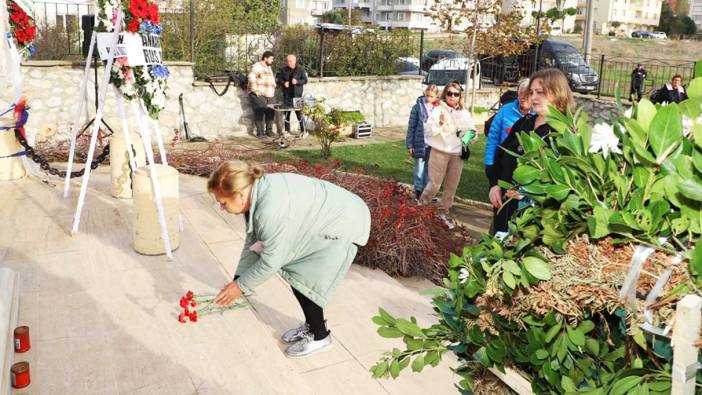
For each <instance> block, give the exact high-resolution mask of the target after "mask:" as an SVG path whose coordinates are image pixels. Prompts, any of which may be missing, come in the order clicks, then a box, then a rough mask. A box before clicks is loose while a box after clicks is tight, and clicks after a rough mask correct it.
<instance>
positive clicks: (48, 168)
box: [15, 129, 110, 178]
mask: <svg viewBox="0 0 702 395" xmlns="http://www.w3.org/2000/svg"><path fill="white" fill-rule="evenodd" d="M15 137H17V141H19V143H20V145H22V147H24V150H25V152H26V154H27V157H28V158H30V159H31V160H33V161H34V162H36V163H38V164H39V167H41V169H42V170H44V171H45V172H47V173H49V174H51V175H52V176H59V177H61V178H64V177H66V171H65V170H58V169H55V168H53V167H51V165H50V164H49V162H48V161H47V160H46V159H44V158H43V157H42V156H41V155H39V154H38V153H36V152H34V148H32V147H30V146H29V143H27V139H25V138H24V136H22V133H20V132H19V130H17V129H15ZM109 154H110V144H109V143H108V144H107V145H105V147H104V148H103V149H102V152H101V153H100V155H98V156H97V157H96V158H95V159H93V161H92V162H91V163H90V169H92V170H95V169H97V167H98V166H100V164H101V163H102V162H104V161H105V159H107V156H108V155H109ZM83 173H85V168H83V169H80V170H77V171H72V172H71V178H76V177H81V176H83Z"/></svg>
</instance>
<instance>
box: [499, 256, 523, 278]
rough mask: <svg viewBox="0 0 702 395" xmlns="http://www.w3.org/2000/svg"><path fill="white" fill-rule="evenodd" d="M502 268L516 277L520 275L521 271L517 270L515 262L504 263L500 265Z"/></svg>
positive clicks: (517, 266)
mask: <svg viewBox="0 0 702 395" xmlns="http://www.w3.org/2000/svg"><path fill="white" fill-rule="evenodd" d="M502 268H503V269H505V270H507V271H509V272H510V273H512V274H516V275H517V276H519V275H521V274H522V269H520V268H519V265H517V263H516V262H515V261H511V260H510V261H505V262H504V263H503V264H502Z"/></svg>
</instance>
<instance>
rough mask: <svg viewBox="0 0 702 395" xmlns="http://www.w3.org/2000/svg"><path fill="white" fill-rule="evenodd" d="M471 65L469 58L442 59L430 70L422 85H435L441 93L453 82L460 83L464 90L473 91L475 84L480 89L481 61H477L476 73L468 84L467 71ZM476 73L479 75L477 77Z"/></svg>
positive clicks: (472, 74)
mask: <svg viewBox="0 0 702 395" xmlns="http://www.w3.org/2000/svg"><path fill="white" fill-rule="evenodd" d="M469 64H470V60H469V59H468V58H450V59H442V60H440V61H438V62H436V64H434V65H433V66H432V67H431V69H429V72H428V73H427V75H426V77H424V82H422V83H423V84H424V85H429V84H435V85H436V86H437V88H439V91H441V90H443V89H444V87H445V86H446V84H448V83H450V82H453V81H458V82H459V83H460V84H461V86H462V87H463V89H472V88H473V84H476V88H480V61H478V60H476V65H475V72H474V73H471V76H470V80H469V81H468V83H467V84H466V70H467V69H468V65H469ZM476 73H477V75H475V74H476Z"/></svg>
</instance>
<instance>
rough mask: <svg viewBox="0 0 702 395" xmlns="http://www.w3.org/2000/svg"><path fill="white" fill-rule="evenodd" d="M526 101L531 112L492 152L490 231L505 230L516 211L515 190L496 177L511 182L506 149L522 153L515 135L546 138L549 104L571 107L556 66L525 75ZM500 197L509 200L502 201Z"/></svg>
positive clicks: (513, 159) (570, 97) (569, 94)
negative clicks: (494, 209) (493, 210)
mask: <svg viewBox="0 0 702 395" xmlns="http://www.w3.org/2000/svg"><path fill="white" fill-rule="evenodd" d="M529 100H530V101H531V109H532V111H533V113H530V114H527V115H526V116H524V117H522V118H521V119H520V120H518V121H517V122H516V123H515V124H514V126H512V129H511V131H510V133H509V135H508V136H507V138H506V139H505V140H504V141H503V142H502V144H500V146H499V147H498V149H497V152H496V153H495V162H494V166H495V168H494V169H493V171H492V172H491V174H489V176H490V186H491V188H490V196H494V195H497V199H496V200H495V204H496V207H497V208H498V210H499V211H498V212H497V214H496V215H495V220H494V223H493V233H496V232H506V231H507V225H508V224H509V220H510V219H511V218H512V215H514V213H515V212H516V211H517V207H518V201H519V200H521V199H522V198H523V196H522V195H521V194H519V193H518V192H517V191H513V190H508V191H505V190H503V189H502V188H501V187H500V186H499V185H497V182H498V180H503V181H506V182H508V183H513V180H512V175H513V174H514V170H515V169H516V168H517V158H516V157H514V156H513V155H511V154H510V152H513V153H517V154H522V153H523V152H524V149H523V148H522V146H521V144H520V143H519V138H518V137H519V135H520V134H521V133H525V132H526V133H529V132H532V131H533V132H535V133H536V134H537V135H539V136H540V137H541V138H547V137H548V135H549V133H551V131H552V130H553V129H552V128H551V126H549V125H548V124H547V123H546V115H548V112H549V107H554V108H556V109H557V110H558V111H560V112H562V113H565V112H566V111H568V110H571V111H573V110H574V109H575V99H574V98H573V92H572V91H571V90H570V86H569V84H568V79H567V78H566V76H565V75H564V74H563V72H562V71H560V70H558V69H544V70H539V71H537V72H536V73H534V74H533V75H532V76H531V77H530V78H529ZM503 199H504V200H507V199H509V200H508V202H506V203H503ZM491 200H492V199H491Z"/></svg>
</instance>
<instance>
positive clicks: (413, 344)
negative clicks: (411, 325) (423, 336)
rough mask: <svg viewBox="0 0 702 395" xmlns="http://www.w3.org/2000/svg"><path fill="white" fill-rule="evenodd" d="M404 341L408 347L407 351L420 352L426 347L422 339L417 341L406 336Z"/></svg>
mask: <svg viewBox="0 0 702 395" xmlns="http://www.w3.org/2000/svg"><path fill="white" fill-rule="evenodd" d="M402 340H403V341H404V342H405V344H406V345H407V349H408V350H409V351H416V350H420V349H421V348H422V347H424V341H423V340H420V339H415V338H413V337H409V336H405V338H404V339H402Z"/></svg>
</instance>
